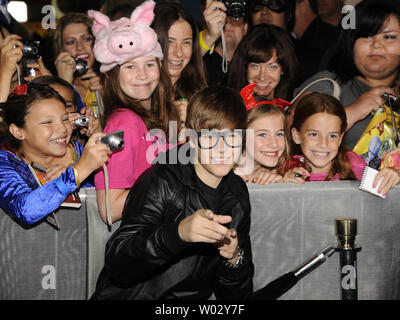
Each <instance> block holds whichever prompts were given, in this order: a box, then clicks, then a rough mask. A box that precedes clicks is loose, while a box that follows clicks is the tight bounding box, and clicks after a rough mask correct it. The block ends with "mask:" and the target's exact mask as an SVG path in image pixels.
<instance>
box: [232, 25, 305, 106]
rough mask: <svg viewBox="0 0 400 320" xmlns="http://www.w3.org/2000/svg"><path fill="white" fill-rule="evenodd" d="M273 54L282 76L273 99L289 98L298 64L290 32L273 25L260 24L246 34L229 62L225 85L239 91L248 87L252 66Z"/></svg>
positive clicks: (266, 59)
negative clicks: (248, 75) (249, 69)
mask: <svg viewBox="0 0 400 320" xmlns="http://www.w3.org/2000/svg"><path fill="white" fill-rule="evenodd" d="M274 53H276V57H277V62H278V63H279V65H280V66H281V68H282V73H283V74H282V76H281V79H280V81H279V84H278V85H277V86H276V88H275V89H274V97H275V98H282V99H286V98H287V95H288V92H290V89H291V86H292V85H293V81H294V80H295V75H296V70H297V65H298V62H297V58H296V55H295V52H294V49H293V44H292V41H291V39H290V37H289V35H288V34H287V32H285V31H284V30H282V29H281V28H279V27H276V26H273V25H265V24H260V25H257V26H255V27H253V28H251V29H250V30H249V31H248V32H247V33H246V35H245V36H244V37H243V39H242V41H240V43H239V45H238V47H237V49H236V51H235V54H234V56H233V58H232V61H231V63H230V66H229V70H228V74H227V77H226V78H225V81H226V85H227V86H228V87H230V88H233V89H235V90H237V91H238V92H240V90H241V89H242V88H243V87H245V86H246V85H247V84H248V81H247V68H248V65H249V63H250V62H256V63H264V62H267V61H269V60H270V59H271V58H272V57H273V55H274Z"/></svg>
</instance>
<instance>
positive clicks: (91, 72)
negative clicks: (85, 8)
mask: <svg viewBox="0 0 400 320" xmlns="http://www.w3.org/2000/svg"><path fill="white" fill-rule="evenodd" d="M92 24H93V21H92V20H91V19H90V18H89V17H88V16H87V14H83V13H68V14H66V15H64V16H63V17H62V18H61V19H60V20H59V21H58V22H57V28H56V30H55V32H54V34H53V40H54V53H55V56H56V60H55V63H54V64H55V67H56V69H57V73H58V76H59V77H60V78H62V79H64V80H66V81H68V82H69V83H71V84H72V85H73V86H74V88H75V90H76V92H77V93H79V96H78V111H79V110H80V109H81V108H82V107H83V106H92V107H93V111H94V113H95V115H99V112H100V113H101V110H100V111H99V109H98V108H100V109H101V108H102V101H101V96H102V94H103V77H102V76H101V73H100V72H99V71H98V64H97V63H96V59H95V57H94V54H93V44H94V37H93V34H92V32H91V27H92ZM86 64H87V72H86Z"/></svg>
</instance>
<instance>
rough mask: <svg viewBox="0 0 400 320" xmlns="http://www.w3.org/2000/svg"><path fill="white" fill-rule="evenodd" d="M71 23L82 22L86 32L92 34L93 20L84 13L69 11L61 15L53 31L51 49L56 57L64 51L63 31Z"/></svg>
mask: <svg viewBox="0 0 400 320" xmlns="http://www.w3.org/2000/svg"><path fill="white" fill-rule="evenodd" d="M71 23H82V24H84V25H86V27H87V29H88V32H89V33H90V34H92V25H93V20H92V19H90V18H89V16H88V15H87V14H85V13H79V12H70V13H67V14H65V15H63V16H62V17H61V18H60V19H59V20H58V21H57V26H56V29H55V31H54V32H53V34H52V35H53V50H54V56H55V57H57V56H58V55H59V54H60V53H61V52H62V51H64V49H63V48H64V44H63V32H64V29H65V27H66V26H67V25H69V24H71Z"/></svg>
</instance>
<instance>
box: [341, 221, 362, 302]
mask: <svg viewBox="0 0 400 320" xmlns="http://www.w3.org/2000/svg"><path fill="white" fill-rule="evenodd" d="M335 233H336V237H337V240H338V246H337V248H336V251H338V252H339V255H340V287H341V298H342V300H357V299H358V287H357V252H358V251H360V250H361V247H359V246H357V245H356V244H355V238H356V235H357V219H349V218H342V219H336V220H335Z"/></svg>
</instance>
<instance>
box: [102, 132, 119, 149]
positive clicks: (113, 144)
mask: <svg viewBox="0 0 400 320" xmlns="http://www.w3.org/2000/svg"><path fill="white" fill-rule="evenodd" d="M100 142H102V143H105V144H106V145H108V146H109V147H110V150H111V151H115V150H120V149H122V148H123V147H124V146H125V141H124V132H123V131H122V130H117V131H114V132H111V133H109V134H107V135H106V136H104V137H102V138H100Z"/></svg>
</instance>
